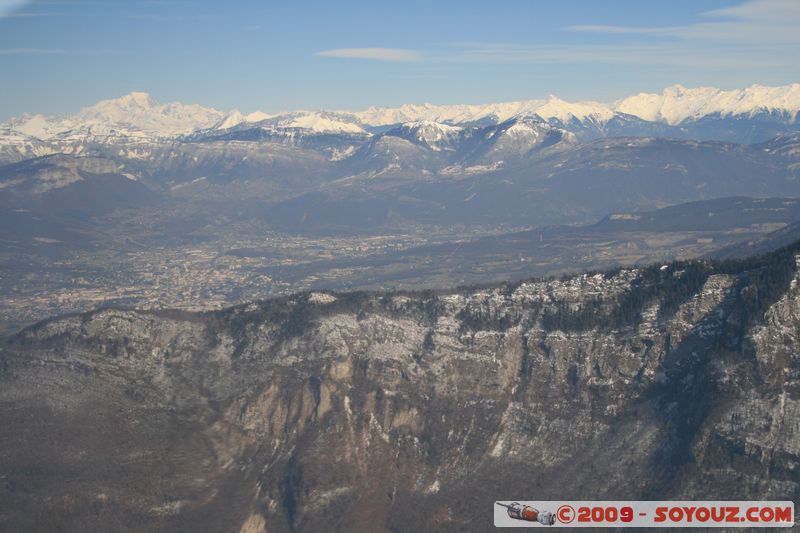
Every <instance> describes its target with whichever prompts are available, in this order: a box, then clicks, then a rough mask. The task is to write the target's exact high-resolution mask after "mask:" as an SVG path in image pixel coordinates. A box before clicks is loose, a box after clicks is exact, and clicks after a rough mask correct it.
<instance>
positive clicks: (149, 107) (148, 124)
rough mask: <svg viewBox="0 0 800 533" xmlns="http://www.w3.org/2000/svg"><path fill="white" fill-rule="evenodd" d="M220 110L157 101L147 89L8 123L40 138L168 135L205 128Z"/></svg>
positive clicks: (213, 120)
mask: <svg viewBox="0 0 800 533" xmlns="http://www.w3.org/2000/svg"><path fill="white" fill-rule="evenodd" d="M221 116H222V113H221V112H219V111H217V110H216V109H211V108H208V107H203V106H200V105H196V104H191V105H187V104H181V103H170V104H158V103H157V102H155V101H154V100H153V99H152V98H151V97H150V95H149V94H148V93H144V92H133V93H130V94H127V95H125V96H122V97H120V98H114V99H110V100H102V101H100V102H98V103H96V104H94V105H92V106H89V107H86V108H83V109H81V110H80V111H78V112H77V113H75V114H73V115H69V116H67V117H45V116H42V115H33V116H23V117H22V118H20V119H15V120H12V121H11V122H10V123H9V124H10V125H11V127H12V128H13V129H14V130H16V131H19V132H22V133H25V134H27V135H30V136H32V137H35V138H37V139H42V140H51V139H54V138H62V137H64V136H71V137H74V136H76V135H77V136H86V135H94V136H96V135H100V136H109V135H113V136H117V137H120V136H122V137H125V136H128V137H138V138H142V137H169V136H174V135H179V134H182V133H188V132H191V131H194V130H196V129H199V128H207V127H209V126H211V125H212V124H214V122H216V121H218V120H219V119H220V117H221Z"/></svg>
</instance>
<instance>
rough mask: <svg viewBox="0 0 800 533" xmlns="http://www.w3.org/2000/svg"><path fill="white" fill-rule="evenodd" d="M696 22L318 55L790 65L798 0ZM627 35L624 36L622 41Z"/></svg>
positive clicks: (799, 18) (762, 1) (771, 1)
mask: <svg viewBox="0 0 800 533" xmlns="http://www.w3.org/2000/svg"><path fill="white" fill-rule="evenodd" d="M698 15H699V17H700V19H701V20H700V22H697V23H694V24H687V25H682V26H663V27H658V26H653V27H636V26H599V25H573V26H568V27H566V28H564V29H565V30H567V31H568V32H587V33H598V34H616V35H619V36H621V38H620V39H617V40H616V41H617V42H613V43H609V42H608V40H607V39H606V41H605V42H598V43H580V44H577V43H570V42H564V43H553V44H525V43H487V42H466V43H451V44H444V45H441V46H438V47H434V48H430V49H427V50H406V49H395V48H342V49H336V50H326V51H323V52H319V53H317V54H316V55H319V56H324V57H337V58H358V59H373V60H377V61H392V62H394V61H406V62H419V63H440V64H443V63H476V64H498V65H502V64H527V65H548V64H569V63H577V64H581V63H585V64H618V65H625V64H627V65H638V64H641V65H661V66H678V67H684V68H703V69H714V70H724V69H741V68H750V69H758V70H763V69H768V68H772V69H782V68H783V69H786V70H791V69H794V70H796V64H797V60H796V57H795V56H796V55H797V47H796V45H800V31H798V28H800V0H748V1H746V2H743V3H741V4H738V5H736V6H733V7H728V8H724V9H717V10H714V11H707V12H704V13H699V14H698ZM625 36H630V38H628V39H626V38H625Z"/></svg>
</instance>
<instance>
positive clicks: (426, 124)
mask: <svg viewBox="0 0 800 533" xmlns="http://www.w3.org/2000/svg"><path fill="white" fill-rule="evenodd" d="M463 132H464V128H461V127H458V126H450V125H449V124H442V123H439V122H434V121H432V120H427V119H422V120H416V121H413V122H406V123H405V124H401V125H400V126H399V128H397V129H395V130H392V131H390V132H389V134H390V135H394V136H396V137H403V138H405V139H408V140H412V141H414V142H417V143H422V144H425V145H427V146H428V147H429V148H431V149H433V150H434V151H439V150H449V149H452V147H453V145H454V143H455V142H456V141H457V140H458V139H459V137H460V136H461V135H462V133H463Z"/></svg>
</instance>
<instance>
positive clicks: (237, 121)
mask: <svg viewBox="0 0 800 533" xmlns="http://www.w3.org/2000/svg"><path fill="white" fill-rule="evenodd" d="M269 118H272V115H268V114H266V113H263V112H261V111H254V112H252V113H249V114H247V115H245V114H243V113H242V112H241V111H239V110H238V109H234V110H233V111H231V112H229V113H226V114H225V115H223V117H222V118H220V119H219V120H218V121H217V122H216V123H215V124H214V125H213V126H211V129H215V130H226V129H229V128H233V127H236V126H239V125H242V124H255V123H256V122H261V121H264V120H267V119H269Z"/></svg>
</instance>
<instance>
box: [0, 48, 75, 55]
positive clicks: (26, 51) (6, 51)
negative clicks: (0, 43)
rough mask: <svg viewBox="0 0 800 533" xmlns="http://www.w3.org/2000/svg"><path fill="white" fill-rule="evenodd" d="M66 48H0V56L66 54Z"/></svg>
mask: <svg viewBox="0 0 800 533" xmlns="http://www.w3.org/2000/svg"><path fill="white" fill-rule="evenodd" d="M65 53H66V50H59V49H54V48H0V56H22V55H29V56H30V55H45V54H65Z"/></svg>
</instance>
